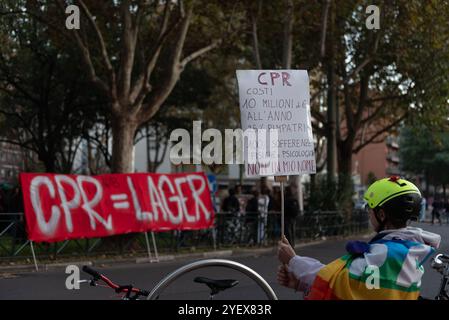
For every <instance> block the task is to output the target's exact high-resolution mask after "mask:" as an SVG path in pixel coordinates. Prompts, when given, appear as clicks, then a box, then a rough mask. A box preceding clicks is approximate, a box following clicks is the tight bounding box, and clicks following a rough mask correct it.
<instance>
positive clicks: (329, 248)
mask: <svg viewBox="0 0 449 320" xmlns="http://www.w3.org/2000/svg"><path fill="white" fill-rule="evenodd" d="M417 225H418V226H420V227H423V228H425V229H426V230H429V231H433V232H436V233H439V234H441V235H442V239H443V240H442V246H441V248H440V250H439V251H441V252H449V226H447V225H443V226H429V225H428V224H427V225H423V224H417ZM345 242H346V241H327V242H324V243H320V244H315V245H311V246H307V247H303V248H301V249H300V250H298V254H301V255H306V256H311V257H314V258H317V259H320V260H321V261H323V262H324V263H326V262H330V261H332V260H333V259H335V258H337V257H339V256H341V255H342V254H344V245H345ZM230 259H232V260H235V261H238V262H240V263H243V264H245V265H247V266H248V267H250V268H252V269H254V270H255V271H257V272H258V273H259V274H260V275H261V276H262V277H263V278H264V279H265V280H266V281H267V282H268V283H269V284H270V285H271V286H272V288H273V290H274V291H275V292H276V294H277V296H278V298H280V299H300V298H301V296H300V294H298V293H295V292H293V290H290V289H286V288H283V287H281V286H279V285H278V284H277V283H276V280H275V279H276V274H275V273H276V268H277V266H278V262H277V260H276V258H275V256H274V254H273V253H270V254H263V255H258V256H246V257H244V256H241V257H238V256H235V257H232V258H230ZM191 261H193V260H184V261H171V262H161V263H158V264H128V265H113V266H104V267H101V268H100V267H99V268H98V269H99V270H101V271H102V272H103V273H105V274H106V275H107V276H109V277H110V278H111V279H113V280H115V281H116V282H117V283H121V284H127V283H132V284H133V285H135V286H138V287H141V288H145V289H149V290H150V289H152V288H153V287H154V286H155V285H156V284H157V283H158V282H159V281H160V280H161V279H162V278H163V277H164V276H165V275H167V274H168V273H170V272H172V271H174V270H176V269H177V268H179V267H180V266H182V265H185V264H187V263H188V262H191ZM425 267H426V273H425V275H424V279H423V286H422V295H424V296H434V295H435V293H436V291H437V290H438V285H439V281H440V277H439V275H438V274H437V273H436V272H435V271H433V270H432V269H431V268H430V266H429V262H427V263H426V265H425ZM66 276H67V275H66V274H65V273H64V270H56V271H47V272H39V273H35V272H32V273H22V274H14V275H6V277H5V276H3V277H2V276H1V275H0V299H70V300H73V299H117V296H116V295H115V294H114V293H113V292H112V291H111V290H110V289H108V288H101V287H89V286H87V285H84V286H83V285H82V286H81V289H80V290H67V289H66V288H65V279H66ZM195 276H206V277H211V278H216V279H219V278H222V279H226V278H232V279H237V280H239V282H240V283H239V285H238V286H237V287H235V288H232V289H229V290H228V291H225V292H222V293H220V294H218V295H217V296H216V299H217V300H220V299H236V300H245V299H264V298H265V295H264V293H263V292H262V290H261V289H260V288H258V286H257V285H256V284H255V283H254V282H252V280H250V279H249V278H247V277H245V276H243V275H242V274H241V273H239V272H237V271H233V270H230V269H227V268H221V267H214V268H207V269H202V270H197V271H195V272H191V273H189V274H186V275H184V276H182V277H181V278H179V279H178V280H176V281H175V282H174V283H173V284H172V285H171V286H169V287H168V288H167V289H166V290H165V292H164V294H163V295H161V297H160V298H161V299H181V300H182V299H193V300H195V299H200V300H203V299H207V298H208V290H207V288H206V287H205V286H204V285H201V284H197V283H194V282H193V281H192V280H193V278H194V277H195Z"/></svg>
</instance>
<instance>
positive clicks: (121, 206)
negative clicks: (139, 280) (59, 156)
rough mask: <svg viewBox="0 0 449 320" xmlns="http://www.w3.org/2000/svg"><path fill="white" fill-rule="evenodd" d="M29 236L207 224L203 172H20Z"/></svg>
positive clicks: (56, 237) (58, 237)
mask: <svg viewBox="0 0 449 320" xmlns="http://www.w3.org/2000/svg"><path fill="white" fill-rule="evenodd" d="M20 182H21V184H22V190H23V200H24V208H25V218H26V225H27V232H28V238H29V239H30V240H33V241H37V242H39V241H45V242H54V241H62V240H68V239H79V238H92V237H104V236H110V235H116V234H123V233H129V232H143V231H164V230H175V229H176V230H193V229H205V228H210V227H211V226H212V225H213V221H214V211H213V206H212V201H211V197H210V191H209V186H208V181H207V177H206V175H205V174H204V173H177V174H142V173H135V174H104V175H98V176H82V175H63V174H40V173H21V174H20Z"/></svg>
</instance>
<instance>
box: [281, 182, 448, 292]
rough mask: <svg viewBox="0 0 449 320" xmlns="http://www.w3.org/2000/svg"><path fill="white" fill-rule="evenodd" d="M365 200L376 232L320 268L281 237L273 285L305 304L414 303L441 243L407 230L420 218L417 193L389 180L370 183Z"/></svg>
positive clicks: (434, 236) (411, 186)
mask: <svg viewBox="0 0 449 320" xmlns="http://www.w3.org/2000/svg"><path fill="white" fill-rule="evenodd" d="M364 199H365V201H366V202H367V204H366V206H367V208H368V215H369V220H370V222H371V225H372V226H373V229H374V231H376V235H375V236H374V237H373V238H372V239H371V240H370V241H369V242H363V241H349V242H348V243H347V245H346V251H347V254H346V255H344V256H342V257H341V258H339V259H336V260H334V261H333V262H331V263H329V264H327V265H324V264H322V263H321V262H320V261H318V260H316V259H314V258H311V257H304V256H299V255H296V253H295V250H294V249H293V248H292V247H291V246H290V244H289V243H288V241H287V239H286V238H285V237H284V238H283V239H282V240H281V241H280V242H279V249H278V258H279V261H280V262H281V265H280V266H279V268H278V273H277V279H278V282H279V283H280V284H281V285H283V286H286V287H289V288H293V289H295V290H297V291H302V292H304V294H305V298H306V299H310V300H322V299H338V300H346V299H353V300H355V299H376V300H379V299H406V300H410V299H411V300H413V299H417V298H418V297H419V292H420V286H421V279H422V276H423V273H424V267H423V264H424V262H425V261H427V259H428V258H429V257H430V256H431V255H432V253H434V252H435V250H436V249H437V248H438V247H439V244H440V241H441V237H440V236H439V235H438V234H435V233H431V232H427V231H424V230H422V229H421V228H416V227H411V226H407V222H408V221H409V220H413V219H416V218H417V217H418V215H419V210H420V203H421V193H420V191H419V189H418V188H417V187H416V186H415V185H414V184H413V183H411V182H410V181H407V180H405V179H401V178H400V177H397V176H393V177H389V178H384V179H380V180H378V181H376V182H374V183H373V184H372V185H370V186H369V187H368V189H367V191H366V192H365V195H364Z"/></svg>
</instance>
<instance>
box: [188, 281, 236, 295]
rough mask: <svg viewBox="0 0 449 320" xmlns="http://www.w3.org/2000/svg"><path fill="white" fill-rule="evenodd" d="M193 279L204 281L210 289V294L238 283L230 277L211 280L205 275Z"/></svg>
mask: <svg viewBox="0 0 449 320" xmlns="http://www.w3.org/2000/svg"><path fill="white" fill-rule="evenodd" d="M193 281H194V282H196V283H204V284H205V285H207V286H208V287H209V288H210V289H211V291H212V293H211V294H212V295H214V294H217V293H218V292H220V291H224V290H226V289H229V288H232V287H235V286H236V285H237V284H238V283H239V282H238V281H237V280H232V279H223V280H213V279H209V278H206V277H196V278H195V279H193Z"/></svg>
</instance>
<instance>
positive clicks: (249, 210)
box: [245, 189, 260, 244]
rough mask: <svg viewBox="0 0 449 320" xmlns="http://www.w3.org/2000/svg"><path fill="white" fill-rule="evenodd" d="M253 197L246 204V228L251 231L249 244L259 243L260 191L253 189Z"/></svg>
mask: <svg viewBox="0 0 449 320" xmlns="http://www.w3.org/2000/svg"><path fill="white" fill-rule="evenodd" d="M252 194H253V196H252V198H251V199H249V200H248V202H247V204H246V209H245V212H246V214H245V215H246V227H247V230H248V231H249V234H248V238H247V239H248V244H252V243H255V242H256V241H257V238H256V236H257V221H258V217H259V214H260V212H259V196H260V193H259V190H257V189H253V192H252Z"/></svg>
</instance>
